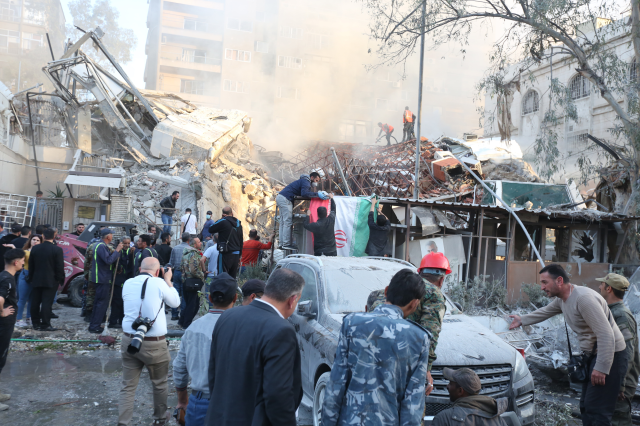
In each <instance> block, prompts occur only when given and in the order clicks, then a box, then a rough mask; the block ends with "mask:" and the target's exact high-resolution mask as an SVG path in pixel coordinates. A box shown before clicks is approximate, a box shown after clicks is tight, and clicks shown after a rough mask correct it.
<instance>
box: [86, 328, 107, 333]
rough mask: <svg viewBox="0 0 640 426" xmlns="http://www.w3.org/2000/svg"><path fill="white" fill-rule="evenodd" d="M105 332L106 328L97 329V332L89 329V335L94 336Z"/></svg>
mask: <svg viewBox="0 0 640 426" xmlns="http://www.w3.org/2000/svg"><path fill="white" fill-rule="evenodd" d="M103 331H104V328H102V327H100V328H96V329H95V330H92V329H89V333H93V334H100V333H102V332H103Z"/></svg>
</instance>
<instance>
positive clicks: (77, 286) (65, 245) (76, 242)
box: [56, 222, 137, 308]
mask: <svg viewBox="0 0 640 426" xmlns="http://www.w3.org/2000/svg"><path fill="white" fill-rule="evenodd" d="M102 226H106V227H108V228H109V229H111V230H112V231H113V234H114V237H113V243H117V242H119V240H120V239H122V237H124V236H125V235H130V236H133V234H132V232H131V231H132V230H134V229H136V226H137V225H136V224H135V223H126V222H92V223H91V224H90V225H89V226H87V227H86V229H85V230H84V232H83V233H82V234H80V235H79V236H76V235H73V234H62V235H59V236H58V238H57V240H56V244H57V245H58V247H60V248H61V249H62V252H63V253H64V284H63V285H62V286H61V288H60V290H59V291H60V294H66V295H67V297H68V298H69V302H70V303H71V305H72V306H75V307H78V308H79V307H81V306H82V287H83V285H84V275H83V274H84V261H85V256H86V254H87V246H88V244H89V242H90V241H91V240H92V239H93V238H95V237H98V236H99V235H100V227H102Z"/></svg>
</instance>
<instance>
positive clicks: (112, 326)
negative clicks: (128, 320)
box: [109, 324, 122, 328]
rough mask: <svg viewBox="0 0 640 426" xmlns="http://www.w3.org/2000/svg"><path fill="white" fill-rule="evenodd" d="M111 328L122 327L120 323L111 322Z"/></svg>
mask: <svg viewBox="0 0 640 426" xmlns="http://www.w3.org/2000/svg"><path fill="white" fill-rule="evenodd" d="M109 328H122V326H121V325H120V324H109Z"/></svg>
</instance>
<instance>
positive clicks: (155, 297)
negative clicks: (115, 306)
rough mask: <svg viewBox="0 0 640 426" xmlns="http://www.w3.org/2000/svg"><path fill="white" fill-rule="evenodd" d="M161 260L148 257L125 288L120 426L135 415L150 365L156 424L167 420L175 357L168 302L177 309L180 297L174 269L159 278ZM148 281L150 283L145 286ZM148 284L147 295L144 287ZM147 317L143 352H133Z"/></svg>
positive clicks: (123, 291)
mask: <svg viewBox="0 0 640 426" xmlns="http://www.w3.org/2000/svg"><path fill="white" fill-rule="evenodd" d="M159 274H160V262H159V261H158V259H156V258H154V257H147V258H145V259H144V260H143V261H142V263H141V265H140V274H139V275H138V276H136V277H134V278H131V279H128V280H127V281H126V282H125V283H124V285H123V287H122V299H123V301H124V320H122V331H123V332H124V335H123V336H122V343H121V350H120V351H121V354H122V383H123V387H122V390H121V391H120V403H119V405H118V411H119V416H118V425H119V426H120V425H125V426H126V425H128V424H129V423H130V422H131V418H132V417H133V402H134V399H135V394H136V388H137V387H138V380H139V379H140V373H141V372H142V369H143V368H144V367H145V366H146V367H147V370H148V371H149V379H151V384H152V386H153V407H154V408H153V418H154V422H153V424H154V425H164V424H166V423H167V416H168V413H167V395H168V390H169V387H168V384H167V376H168V373H169V362H170V361H171V356H170V355H169V349H168V348H167V341H166V334H167V319H166V317H165V314H164V305H165V304H166V305H167V306H169V307H171V308H177V307H178V306H179V305H180V296H179V295H178V292H177V291H176V289H175V288H173V284H172V283H171V269H168V270H167V272H165V273H164V279H162V278H158V275H159ZM145 282H146V286H145V285H144V284H145ZM143 287H144V298H143V296H142V290H143ZM139 316H141V317H147V318H150V319H151V320H152V321H153V324H152V326H151V327H150V328H149V330H147V332H146V334H145V337H144V340H143V341H142V344H141V346H140V348H139V352H134V353H130V350H129V345H130V344H131V341H132V339H133V337H134V334H135V333H136V330H134V329H133V328H132V324H133V322H134V321H135V320H136V318H138V317H139Z"/></svg>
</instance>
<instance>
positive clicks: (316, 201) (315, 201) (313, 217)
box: [309, 198, 331, 242]
mask: <svg viewBox="0 0 640 426" xmlns="http://www.w3.org/2000/svg"><path fill="white" fill-rule="evenodd" d="M318 207H325V208H326V209H327V215H329V210H330V209H331V200H323V199H321V198H312V199H311V203H310V204H309V223H315V222H316V221H317V220H318ZM311 242H313V234H311Z"/></svg>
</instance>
